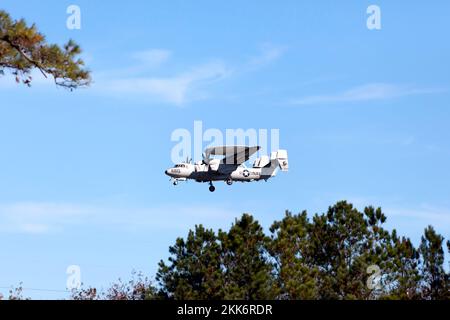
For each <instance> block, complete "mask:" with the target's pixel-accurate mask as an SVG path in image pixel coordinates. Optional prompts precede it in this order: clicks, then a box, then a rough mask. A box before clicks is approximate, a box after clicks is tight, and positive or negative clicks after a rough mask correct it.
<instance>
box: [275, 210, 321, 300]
mask: <svg viewBox="0 0 450 320" xmlns="http://www.w3.org/2000/svg"><path fill="white" fill-rule="evenodd" d="M309 229H310V223H309V221H308V218H307V213H306V211H303V212H302V213H300V214H298V215H292V213H290V212H289V211H286V214H285V217H284V219H283V220H281V221H275V222H274V223H273V225H272V226H271V228H270V231H271V232H272V239H271V245H270V253H271V255H272V257H273V258H274V261H275V271H276V276H277V280H278V287H279V291H280V292H279V296H278V298H280V299H317V296H318V292H317V281H318V280H317V271H318V270H317V267H316V265H315V263H314V262H312V261H311V259H307V258H308V256H307V255H308V254H309V249H308V247H309V245H310V235H309Z"/></svg>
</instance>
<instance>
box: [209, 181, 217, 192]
mask: <svg viewBox="0 0 450 320" xmlns="http://www.w3.org/2000/svg"><path fill="white" fill-rule="evenodd" d="M209 191H211V192H214V191H216V187H214V186H213V184H212V182H211V181H210V182H209Z"/></svg>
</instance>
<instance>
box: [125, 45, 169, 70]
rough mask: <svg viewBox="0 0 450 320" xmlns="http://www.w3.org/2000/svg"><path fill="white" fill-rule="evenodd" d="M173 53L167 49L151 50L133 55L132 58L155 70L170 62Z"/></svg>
mask: <svg viewBox="0 0 450 320" xmlns="http://www.w3.org/2000/svg"><path fill="white" fill-rule="evenodd" d="M171 55H172V52H171V51H170V50H166V49H149V50H145V51H138V52H135V53H133V54H132V57H133V58H134V59H136V60H138V61H139V62H140V63H142V64H144V65H145V66H146V67H150V68H155V67H159V66H161V65H162V64H163V63H165V62H166V61H168V60H169V58H170V56H171Z"/></svg>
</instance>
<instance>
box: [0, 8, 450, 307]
mask: <svg viewBox="0 0 450 320" xmlns="http://www.w3.org/2000/svg"><path fill="white" fill-rule="evenodd" d="M70 4H76V5H78V6H79V7H80V9H81V23H82V25H81V30H69V29H67V28H66V19H67V17H68V15H67V14H66V9H67V7H68V6H69V5H70ZM370 4H377V5H379V6H380V8H381V23H382V28H381V30H368V29H367V27H366V19H367V17H368V15H367V14H366V9H367V7H368V6H369V5H370ZM0 8H2V9H5V10H7V11H8V12H10V14H11V15H12V16H13V17H15V18H19V17H24V18H26V19H27V21H29V22H35V23H36V24H37V26H38V27H39V29H40V30H41V31H42V32H43V33H44V34H46V36H47V40H48V41H49V42H55V43H59V44H62V43H64V42H65V41H67V39H69V38H73V39H75V40H76V41H77V42H79V43H80V44H81V46H82V48H83V49H84V54H83V57H84V59H85V61H86V64H87V66H88V67H89V69H90V70H92V76H93V80H94V83H93V85H92V86H91V87H90V88H88V89H82V90H77V91H74V92H69V91H66V90H63V89H60V88H56V87H55V86H54V85H53V84H52V82H51V81H46V80H45V79H43V78H42V77H40V76H39V75H37V74H36V76H35V79H34V80H35V82H34V85H33V87H32V88H26V87H23V86H18V85H16V84H15V83H14V80H13V78H12V77H8V76H4V77H2V78H0V95H1V101H2V102H1V104H0V147H1V153H0V155H1V156H0V168H1V169H0V242H1V243H2V250H1V251H0V261H1V263H0V287H2V288H0V292H2V293H3V294H7V292H8V289H7V287H9V286H11V285H17V284H18V283H19V282H21V281H22V282H23V285H24V287H25V288H31V289H50V290H56V291H54V292H53V291H37V290H26V292H25V294H26V295H27V296H31V297H34V298H50V299H52V298H63V297H65V296H66V294H65V293H64V292H63V291H64V290H65V287H66V279H67V275H66V273H65V272H66V268H67V266H69V265H73V264H75V265H79V266H80V267H81V275H82V281H83V282H84V283H86V284H90V285H95V286H98V287H102V286H107V285H108V284H109V283H111V282H112V281H114V280H116V279H117V278H119V277H121V278H124V279H127V278H129V277H130V273H131V271H132V270H133V269H136V270H141V271H143V272H144V273H145V274H147V275H150V276H153V275H154V273H155V271H156V268H157V262H158V261H159V260H160V259H161V258H165V257H167V253H168V246H169V245H171V244H172V243H173V242H174V240H175V238H176V237H178V236H184V235H186V233H187V231H188V230H189V229H191V228H192V227H193V226H194V225H195V224H199V223H203V224H204V225H205V226H208V227H213V228H228V227H229V226H230V224H231V223H232V222H233V221H234V218H236V217H239V216H240V215H241V214H242V213H243V212H249V213H252V214H253V215H254V216H255V217H256V218H257V219H258V220H259V221H260V222H261V223H262V224H263V225H264V227H266V228H267V227H268V226H269V225H270V224H271V223H272V222H273V221H274V220H275V219H280V218H281V217H282V216H283V213H284V211H285V210H286V209H289V210H291V211H293V212H298V211H300V210H303V209H307V210H308V211H309V212H310V213H314V212H323V211H325V210H326V209H327V207H328V206H329V205H331V204H333V203H334V202H336V201H338V200H342V199H347V200H349V201H352V202H353V203H354V204H355V205H356V206H357V207H358V208H363V207H364V206H365V205H369V204H372V205H374V206H381V207H382V208H383V209H384V211H385V213H386V214H387V216H388V226H389V227H390V228H392V227H395V228H397V230H398V231H399V233H400V234H403V235H407V236H409V237H411V238H412V239H413V241H414V242H415V243H416V244H418V241H419V240H420V236H421V234H422V232H423V229H424V228H425V227H426V226H427V225H428V224H432V225H434V226H435V228H436V229H437V230H438V232H440V233H441V234H442V235H444V236H445V237H446V238H447V239H448V238H449V237H450V197H449V194H450V170H449V168H448V165H449V163H450V129H449V126H448V124H449V120H450V109H449V107H450V76H449V75H450V62H449V60H448V57H449V56H450V43H449V42H448V41H447V38H448V34H449V31H450V30H449V28H450V27H449V25H448V12H450V3H448V2H447V1H436V2H435V3H434V4H433V5H432V6H430V5H427V3H425V2H424V1H414V2H412V1H395V2H393V1H370V2H369V1H346V2H339V3H336V2H335V1H320V2H318V1H315V2H309V3H306V2H304V3H300V2H299V1H284V2H283V4H282V5H280V4H279V3H275V2H274V1H264V2H261V1H246V2H245V3H243V2H242V1H221V2H218V1H214V2H211V1H196V2H195V4H194V3H192V2H191V3H188V2H186V1H164V2H163V1H159V2H157V1H130V2H122V1H115V2H108V4H105V3H104V2H100V1H70V2H69V1H48V0H47V1H17V0H15V1H12V0H2V1H1V2H0ZM195 120H201V121H203V126H204V128H205V129H208V128H218V129H220V130H225V129H227V128H230V129H237V128H244V129H248V128H255V129H269V130H270V129H279V130H280V146H281V147H282V148H285V149H287V150H288V152H289V160H290V171H289V173H287V174H281V173H280V174H279V175H278V176H277V177H276V178H275V179H273V180H271V181H270V182H268V183H252V184H234V185H233V186H232V187H228V186H226V185H225V184H221V183H219V184H217V191H216V192H215V193H214V194H210V193H209V192H208V190H207V185H204V184H196V183H193V182H189V183H187V184H181V185H179V186H177V187H173V186H172V185H171V184H170V183H169V181H168V177H167V176H165V175H164V170H165V169H166V168H167V167H169V166H171V165H172V163H171V159H170V153H171V149H172V148H173V147H174V145H175V143H174V142H172V141H171V140H170V137H171V133H172V132H173V131H174V130H175V129H178V128H186V129H188V130H193V125H194V121H195ZM5 287H6V288H5ZM60 291H61V292H60Z"/></svg>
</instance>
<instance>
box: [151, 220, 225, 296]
mask: <svg viewBox="0 0 450 320" xmlns="http://www.w3.org/2000/svg"><path fill="white" fill-rule="evenodd" d="M169 252H170V254H171V255H172V256H171V257H170V258H169V262H170V264H169V265H166V264H165V263H164V261H161V262H160V263H159V271H158V273H157V275H156V280H157V281H158V282H159V283H161V284H162V289H161V294H162V296H163V297H167V298H173V299H185V300H194V299H202V300H206V299H222V298H224V292H223V281H224V275H223V270H222V265H221V257H220V249H219V244H218V243H217V236H216V234H215V233H214V231H212V230H206V229H205V228H204V227H203V226H202V225H199V226H195V231H190V232H189V234H188V237H187V239H186V240H184V239H182V238H178V239H177V240H176V242H175V245H174V246H171V247H170V248H169Z"/></svg>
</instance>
